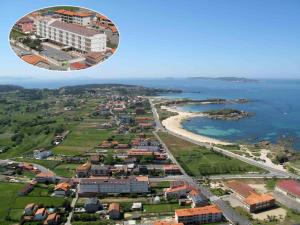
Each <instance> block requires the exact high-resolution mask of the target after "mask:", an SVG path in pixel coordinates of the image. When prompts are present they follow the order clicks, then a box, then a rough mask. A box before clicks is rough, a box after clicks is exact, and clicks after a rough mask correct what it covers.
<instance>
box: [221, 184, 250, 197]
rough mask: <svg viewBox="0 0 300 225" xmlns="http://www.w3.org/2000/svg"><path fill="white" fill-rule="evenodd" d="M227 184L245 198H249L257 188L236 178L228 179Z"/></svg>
mask: <svg viewBox="0 0 300 225" xmlns="http://www.w3.org/2000/svg"><path fill="white" fill-rule="evenodd" d="M226 185H227V187H229V188H230V189H232V190H233V191H235V192H236V193H238V194H239V195H241V196H243V197H244V198H247V197H248V196H249V195H250V194H251V193H252V192H255V190H254V189H253V188H252V187H250V186H249V185H248V184H246V183H242V182H239V181H235V180H232V181H228V182H227V183H226Z"/></svg>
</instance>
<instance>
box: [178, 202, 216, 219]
mask: <svg viewBox="0 0 300 225" xmlns="http://www.w3.org/2000/svg"><path fill="white" fill-rule="evenodd" d="M210 213H211V214H217V213H222V211H221V210H220V209H219V208H218V207H217V206H216V205H208V206H204V207H199V208H190V209H177V210H175V214H176V215H177V216H179V217H182V216H196V215H204V214H210Z"/></svg>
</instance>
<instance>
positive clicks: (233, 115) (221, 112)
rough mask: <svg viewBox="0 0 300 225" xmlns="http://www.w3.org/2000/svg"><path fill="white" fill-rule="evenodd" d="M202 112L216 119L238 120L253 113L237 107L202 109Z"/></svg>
mask: <svg viewBox="0 0 300 225" xmlns="http://www.w3.org/2000/svg"><path fill="white" fill-rule="evenodd" d="M203 114H204V115H205V116H206V117H208V118H210V119H216V120H239V119H243V118H246V117H249V116H253V115H254V113H250V112H246V111H243V110H237V109H218V110H208V111H204V112H203Z"/></svg>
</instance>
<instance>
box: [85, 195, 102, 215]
mask: <svg viewBox="0 0 300 225" xmlns="http://www.w3.org/2000/svg"><path fill="white" fill-rule="evenodd" d="M84 209H85V211H86V212H88V213H95V212H97V211H98V210H100V209H102V205H101V203H100V201H99V200H98V198H88V199H87V200H86V202H85V203H84Z"/></svg>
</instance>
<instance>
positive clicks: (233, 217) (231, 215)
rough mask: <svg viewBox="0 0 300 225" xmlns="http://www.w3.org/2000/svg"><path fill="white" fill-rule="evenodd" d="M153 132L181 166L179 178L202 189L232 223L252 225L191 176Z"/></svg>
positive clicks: (174, 160)
mask: <svg viewBox="0 0 300 225" xmlns="http://www.w3.org/2000/svg"><path fill="white" fill-rule="evenodd" d="M153 134H154V136H155V137H156V138H157V139H158V140H159V141H160V143H161V145H162V146H163V147H164V149H165V150H166V152H167V154H168V157H169V158H170V159H171V160H172V162H173V163H174V164H176V165H177V166H178V167H179V168H180V171H181V173H182V174H183V175H182V176H176V177H177V179H180V180H185V181H186V182H188V183H189V184H190V185H191V186H194V187H197V188H198V189H199V190H200V192H201V194H203V195H204V196H205V197H206V198H207V199H209V200H210V201H211V203H213V204H216V205H217V206H218V207H219V208H220V209H221V210H222V212H223V215H224V217H225V218H226V219H227V220H228V221H230V222H231V223H233V224H239V225H251V223H250V222H249V221H248V220H247V219H246V218H244V217H242V216H241V215H239V214H238V213H237V212H235V210H234V209H233V208H231V207H230V206H229V205H228V204H227V203H226V202H224V201H223V200H222V199H220V198H219V197H217V196H215V195H214V194H212V193H211V192H210V190H209V189H208V188H206V187H204V186H202V185H201V184H200V183H199V182H198V181H197V180H196V179H194V178H192V177H190V176H189V175H188V174H187V173H186V172H185V170H184V169H183V168H182V167H181V165H180V164H179V163H178V162H177V160H176V159H175V157H174V156H173V154H172V153H171V152H170V150H169V148H168V147H167V146H166V144H165V143H164V142H163V141H162V140H161V138H160V137H159V136H158V134H157V133H156V131H154V132H153ZM165 180H166V179H165Z"/></svg>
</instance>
